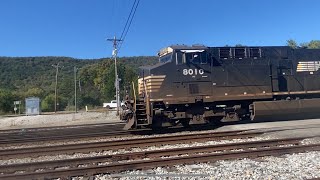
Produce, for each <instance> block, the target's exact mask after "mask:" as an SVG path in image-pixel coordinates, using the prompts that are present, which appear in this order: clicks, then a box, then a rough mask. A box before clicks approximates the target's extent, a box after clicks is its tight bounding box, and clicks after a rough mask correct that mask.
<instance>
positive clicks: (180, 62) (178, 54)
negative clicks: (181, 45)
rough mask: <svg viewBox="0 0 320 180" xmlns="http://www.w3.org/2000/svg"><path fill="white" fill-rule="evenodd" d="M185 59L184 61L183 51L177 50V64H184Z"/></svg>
mask: <svg viewBox="0 0 320 180" xmlns="http://www.w3.org/2000/svg"><path fill="white" fill-rule="evenodd" d="M184 62H185V61H183V53H182V52H176V64H177V65H178V64H183V63H184Z"/></svg>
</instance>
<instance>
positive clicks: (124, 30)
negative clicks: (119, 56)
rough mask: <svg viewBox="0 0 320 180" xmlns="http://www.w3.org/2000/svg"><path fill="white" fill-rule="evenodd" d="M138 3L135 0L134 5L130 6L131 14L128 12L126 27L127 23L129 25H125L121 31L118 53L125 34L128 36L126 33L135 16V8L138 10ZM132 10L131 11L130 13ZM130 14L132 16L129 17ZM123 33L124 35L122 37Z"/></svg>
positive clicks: (138, 1)
mask: <svg viewBox="0 0 320 180" xmlns="http://www.w3.org/2000/svg"><path fill="white" fill-rule="evenodd" d="M139 3H140V0H135V1H134V3H133V5H132V8H131V12H130V14H129V16H128V19H127V22H126V25H127V24H128V22H129V25H128V26H126V25H125V27H124V29H123V31H122V34H121V37H120V39H121V40H122V41H121V43H120V45H119V49H118V52H119V51H120V49H121V47H122V44H123V43H124V40H125V38H126V36H127V34H128V31H129V29H130V26H131V23H132V20H133V18H134V15H135V14H136V11H137V8H138V6H139ZM132 10H133V11H132ZM131 14H132V15H131ZM130 17H131V18H130ZM123 33H124V35H123Z"/></svg>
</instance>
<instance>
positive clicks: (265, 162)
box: [95, 152, 320, 180]
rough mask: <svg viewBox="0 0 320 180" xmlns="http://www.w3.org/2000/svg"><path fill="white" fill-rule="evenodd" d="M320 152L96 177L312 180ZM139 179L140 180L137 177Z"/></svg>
mask: <svg viewBox="0 0 320 180" xmlns="http://www.w3.org/2000/svg"><path fill="white" fill-rule="evenodd" d="M319 162H320V152H308V153H298V154H291V155H284V156H282V157H262V158H258V159H241V160H232V161H217V162H215V163H201V164H194V165H179V166H174V167H173V168H161V167H158V168H155V169H152V170H147V171H127V172H123V173H121V174H118V175H115V174H114V175H97V176H95V179H101V180H105V179H111V178H114V179H118V178H119V179H121V180H127V179H137V178H141V179H165V178H166V177H165V176H167V177H172V179H174V178H178V179H239V180H240V179H311V178H319V177H320V163H319ZM137 176H140V177H137Z"/></svg>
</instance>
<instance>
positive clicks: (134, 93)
mask: <svg viewBox="0 0 320 180" xmlns="http://www.w3.org/2000/svg"><path fill="white" fill-rule="evenodd" d="M132 89H133V104H134V105H133V108H134V111H136V109H137V103H136V102H137V95H136V89H135V86H134V82H133V81H132Z"/></svg>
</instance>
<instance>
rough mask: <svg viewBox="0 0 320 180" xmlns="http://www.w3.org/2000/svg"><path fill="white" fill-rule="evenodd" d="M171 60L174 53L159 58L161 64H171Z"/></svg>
mask: <svg viewBox="0 0 320 180" xmlns="http://www.w3.org/2000/svg"><path fill="white" fill-rule="evenodd" d="M171 59H172V53H169V54H167V55H164V56H162V57H160V58H159V61H160V62H161V63H166V62H170V61H171Z"/></svg>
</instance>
